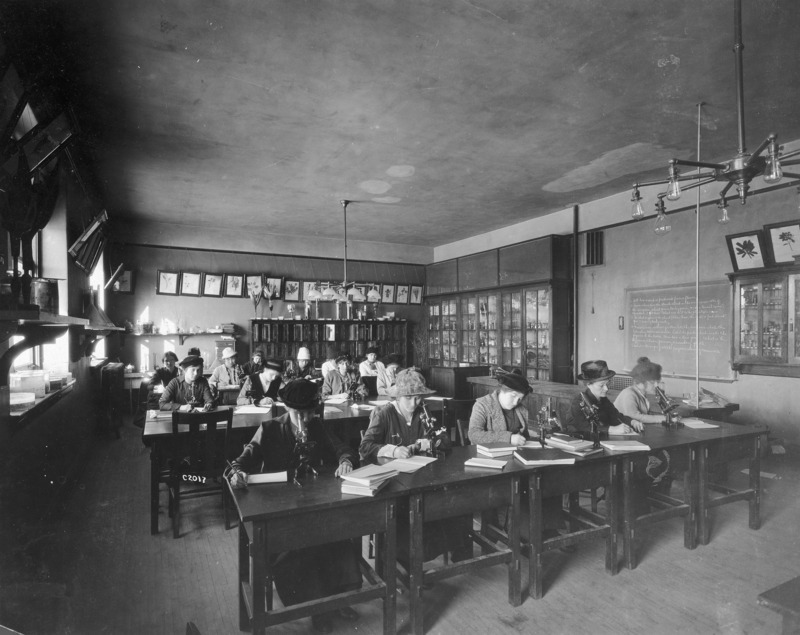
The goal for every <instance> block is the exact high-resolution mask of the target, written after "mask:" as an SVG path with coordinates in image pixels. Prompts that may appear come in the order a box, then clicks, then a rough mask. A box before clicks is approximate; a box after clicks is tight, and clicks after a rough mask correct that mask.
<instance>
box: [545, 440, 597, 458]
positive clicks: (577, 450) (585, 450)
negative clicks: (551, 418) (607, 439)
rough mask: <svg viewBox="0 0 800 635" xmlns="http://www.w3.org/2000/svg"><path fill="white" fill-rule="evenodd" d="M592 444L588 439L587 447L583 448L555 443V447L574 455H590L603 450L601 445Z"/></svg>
mask: <svg viewBox="0 0 800 635" xmlns="http://www.w3.org/2000/svg"><path fill="white" fill-rule="evenodd" d="M548 445H550V444H549V443H548ZM593 446H594V444H593V443H592V442H591V441H590V442H589V447H587V448H583V449H581V448H570V447H567V446H564V447H562V446H560V445H557V446H555V447H557V448H558V449H559V450H561V451H562V452H569V453H570V454H574V455H575V456H592V455H593V454H598V453H601V452H602V451H603V449H604V448H602V447H600V448H595V447H593Z"/></svg>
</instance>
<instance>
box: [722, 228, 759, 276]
mask: <svg viewBox="0 0 800 635" xmlns="http://www.w3.org/2000/svg"><path fill="white" fill-rule="evenodd" d="M725 240H726V241H727V243H728V251H729V252H730V255H731V262H732V263H733V269H734V271H743V270H745V269H761V268H762V267H763V266H764V264H765V260H764V238H763V236H762V234H761V230H759V229H756V230H754V231H749V232H742V233H740V234H730V235H728V236H725Z"/></svg>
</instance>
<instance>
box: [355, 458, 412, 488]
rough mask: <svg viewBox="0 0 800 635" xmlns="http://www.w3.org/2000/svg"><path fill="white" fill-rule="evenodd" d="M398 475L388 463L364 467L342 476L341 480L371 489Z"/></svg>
mask: <svg viewBox="0 0 800 635" xmlns="http://www.w3.org/2000/svg"><path fill="white" fill-rule="evenodd" d="M398 474H399V472H398V471H397V470H396V469H394V468H393V467H392V466H391V464H390V463H386V464H384V465H365V466H364V467H360V468H358V469H357V470H353V471H352V472H348V473H347V474H342V477H341V478H342V480H344V481H347V482H348V483H355V484H357V485H365V486H367V487H371V486H373V485H375V484H377V483H380V482H381V481H386V480H388V479H390V478H392V477H393V476H397V475H398Z"/></svg>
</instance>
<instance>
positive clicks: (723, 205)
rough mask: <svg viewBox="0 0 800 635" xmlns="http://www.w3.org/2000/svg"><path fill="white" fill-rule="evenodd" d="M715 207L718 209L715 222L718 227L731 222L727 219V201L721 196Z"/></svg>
mask: <svg viewBox="0 0 800 635" xmlns="http://www.w3.org/2000/svg"><path fill="white" fill-rule="evenodd" d="M717 207H718V208H719V216H718V217H717V222H718V223H719V224H720V225H727V224H728V223H729V222H730V220H731V219H730V218H728V200H727V199H726V198H725V197H724V196H723V197H722V198H721V199H720V200H719V202H718V203H717Z"/></svg>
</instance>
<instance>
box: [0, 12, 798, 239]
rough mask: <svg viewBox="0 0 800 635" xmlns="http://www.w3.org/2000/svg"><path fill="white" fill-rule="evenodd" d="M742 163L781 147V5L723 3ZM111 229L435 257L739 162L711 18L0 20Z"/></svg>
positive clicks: (788, 133)
mask: <svg viewBox="0 0 800 635" xmlns="http://www.w3.org/2000/svg"><path fill="white" fill-rule="evenodd" d="M744 5H745V6H744V9H743V24H744V28H743V39H744V43H745V52H744V78H745V96H744V97H745V116H746V121H747V134H748V138H747V145H748V148H749V149H750V150H753V149H755V148H756V147H757V146H758V144H759V143H760V142H761V140H762V139H763V138H764V137H765V136H766V135H767V134H768V133H770V132H773V131H774V132H777V133H778V135H779V140H780V141H783V142H786V141H790V140H795V139H798V138H800V109H798V108H797V101H798V89H797V87H798V86H800V36H798V34H797V25H798V24H800V2H796V1H795V0H762V1H759V2H745V3H744ZM0 10H2V11H3V12H4V13H5V19H4V25H5V27H4V31H3V38H4V40H5V41H6V42H7V43H8V46H9V48H10V49H13V50H14V51H16V55H18V56H19V55H22V54H24V57H25V58H26V65H27V67H28V69H29V70H33V71H34V72H36V73H39V74H40V76H41V75H42V73H44V76H45V77H49V78H51V79H52V80H53V81H59V82H61V84H62V86H63V94H64V95H65V98H66V99H68V101H69V103H70V105H71V107H72V111H73V113H74V116H75V118H76V119H77V121H78V124H79V128H80V132H79V135H78V136H79V140H78V141H77V143H79V144H81V146H82V147H83V148H84V150H85V152H86V154H87V156H89V157H90V158H91V165H92V170H93V174H94V180H95V181H96V183H97V187H98V188H99V190H100V192H101V196H102V199H103V201H104V203H105V206H106V208H107V209H108V211H109V214H110V215H111V217H112V218H122V219H127V220H130V221H132V222H149V221H159V222H169V223H173V224H176V225H191V226H199V227H207V228H209V229H210V230H213V229H214V228H218V227H231V226H233V227H237V228H241V230H242V231H256V230H258V231H264V232H269V233H275V234H285V235H305V234H319V235H330V236H340V235H341V234H342V227H341V223H340V212H341V207H340V204H339V201H340V199H350V200H355V201H358V205H354V206H353V207H351V208H350V210H349V211H348V219H349V220H350V219H352V222H353V226H354V228H355V229H354V230H353V231H357V233H358V237H359V239H360V240H373V241H380V242H391V243H397V244H408V245H420V246H430V247H433V246H437V245H441V244H446V243H449V242H452V241H454V240H458V239H462V238H467V237H470V236H473V235H476V234H479V233H482V232H485V231H489V230H493V229H497V228H500V227H504V226H508V225H511V224H514V223H517V222H520V221H524V220H528V219H531V218H535V217H537V216H541V215H544V214H548V213H550V212H552V211H555V210H558V209H562V208H564V207H568V206H570V205H572V204H575V203H583V202H586V201H591V200H595V199H598V198H602V197H605V196H608V195H611V194H613V193H616V192H619V191H622V190H626V189H628V188H629V187H630V185H631V183H633V182H634V181H635V180H642V179H647V178H653V177H660V176H664V177H665V176H666V174H667V160H668V159H670V158H672V157H680V158H695V157H694V148H695V143H696V142H695V125H696V124H695V112H696V104H697V103H698V102H700V101H703V102H706V104H707V105H706V106H705V107H704V114H703V122H702V129H703V141H702V148H703V150H702V151H703V153H704V156H703V157H702V159H704V160H710V161H714V160H725V159H728V158H732V157H733V156H734V155H735V153H736V150H737V143H738V140H737V127H736V125H737V124H736V97H735V74H734V55H733V53H732V44H733V39H734V33H733V25H734V20H733V0H704V1H703V2H697V1H696V0H670V1H668V2H644V1H642V0H604V1H603V2H598V1H597V0H552V1H550V0H537V1H536V2H530V1H528V0H525V1H523V0H485V1H467V0H436V1H435V2H430V1H421V0H404V1H396V0H395V1H390V0H335V1H334V0H329V1H324V0H317V1H305V2H303V1H299V0H250V1H245V0H241V1H237V2H230V1H223V0H170V1H166V0H136V1H135V2H131V1H130V0H80V1H78V0H73V1H63V2H33V1H27V2H15V3H10V2H9V3H5V7H4V8H2V9H0Z"/></svg>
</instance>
